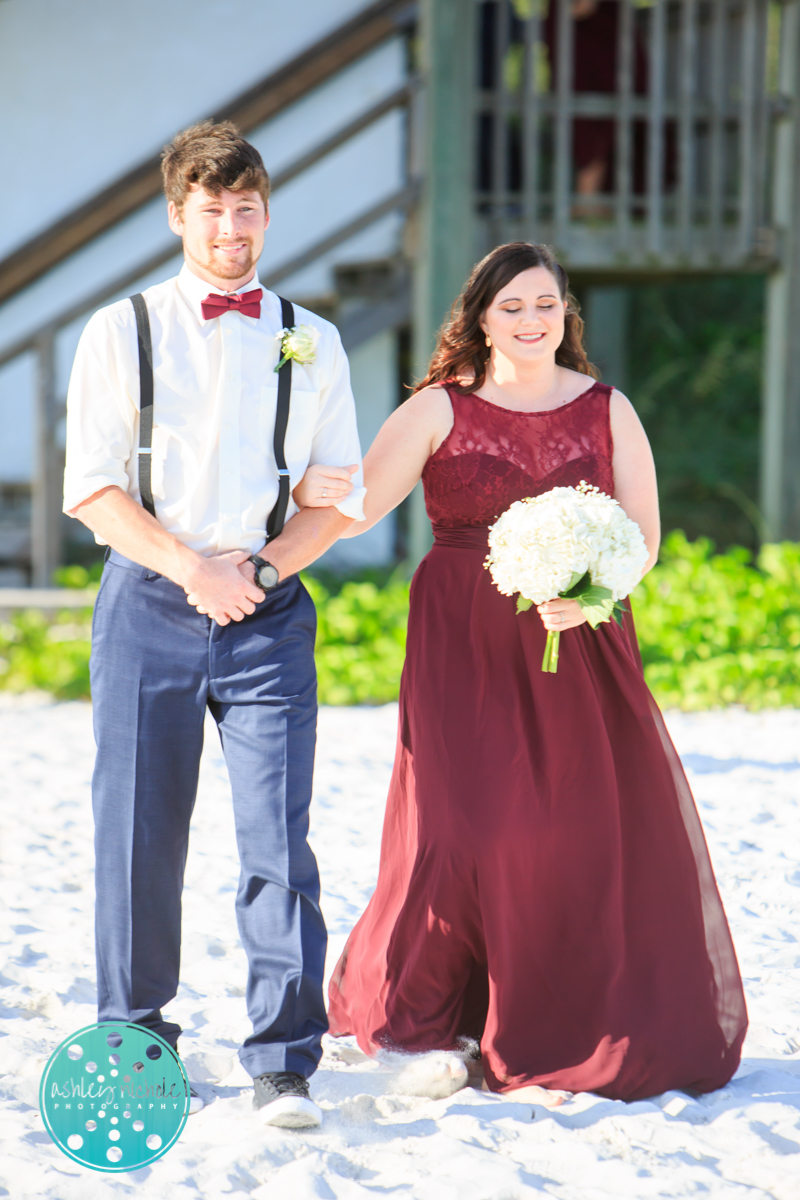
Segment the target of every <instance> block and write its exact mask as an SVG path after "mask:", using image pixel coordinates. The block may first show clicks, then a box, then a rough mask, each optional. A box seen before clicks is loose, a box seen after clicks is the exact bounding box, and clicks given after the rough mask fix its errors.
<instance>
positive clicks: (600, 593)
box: [574, 583, 614, 629]
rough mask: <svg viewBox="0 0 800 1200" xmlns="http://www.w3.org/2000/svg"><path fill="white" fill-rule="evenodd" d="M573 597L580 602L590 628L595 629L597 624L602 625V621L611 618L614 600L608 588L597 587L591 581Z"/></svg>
mask: <svg viewBox="0 0 800 1200" xmlns="http://www.w3.org/2000/svg"><path fill="white" fill-rule="evenodd" d="M574 599H576V600H577V601H578V604H580V606H581V609H582V610H583V612H584V613H585V614H586V620H587V621H588V622H589V624H590V625H591V627H592V629H597V626H598V625H602V623H603V622H604V621H609V620H611V616H612V614H613V612H614V601H613V599H612V596H611V589H610V588H604V587H598V586H597V584H594V583H593V584H592V585H591V586H590V587H588V588H586V589H585V590H584V591H583V592H581V593H580V595H578V596H575V597H574Z"/></svg>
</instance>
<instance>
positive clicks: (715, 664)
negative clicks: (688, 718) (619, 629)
mask: <svg viewBox="0 0 800 1200" xmlns="http://www.w3.org/2000/svg"><path fill="white" fill-rule="evenodd" d="M713 550H714V546H713V542H711V541H710V540H709V539H708V538H698V540H697V541H695V542H689V541H687V539H686V537H685V536H684V535H683V533H681V532H679V531H676V532H674V533H672V534H670V535H669V537H668V538H667V539H666V540H665V542H664V546H663V548H662V554H661V560H660V562H659V565H658V566H657V567H655V568H654V570H653V571H651V572H650V574H649V575H647V576H646V577H645V578H644V580H643V581H642V583H641V584H640V585H639V587H638V588H637V589H636V591H635V592H634V595H633V606H634V616H635V619H636V626H637V631H638V634H639V644H640V646H641V649H642V658H643V660H644V664H645V675H646V678H647V682H648V683H649V685H650V687H651V688H652V690H653V693H654V695H655V697H656V699H657V700H658V702H659V704H661V705H663V706H664V707H675V708H683V709H687V710H696V709H705V708H713V707H716V706H718V705H724V704H744V705H746V706H747V707H748V708H752V709H758V708H774V707H777V706H779V705H794V706H797V707H800V544H797V543H793V542H783V543H781V544H779V545H765V546H763V547H762V549H761V552H760V554H759V555H758V559H757V562H756V564H755V565H754V564H753V561H752V555H751V554H750V552H749V551H748V550H744V549H742V548H741V547H734V548H732V549H731V550H729V551H728V552H727V553H726V554H714V553H713Z"/></svg>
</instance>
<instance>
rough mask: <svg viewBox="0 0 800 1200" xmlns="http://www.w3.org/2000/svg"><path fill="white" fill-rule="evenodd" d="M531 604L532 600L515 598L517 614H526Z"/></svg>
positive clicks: (520, 597) (523, 597) (522, 597)
mask: <svg viewBox="0 0 800 1200" xmlns="http://www.w3.org/2000/svg"><path fill="white" fill-rule="evenodd" d="M532 604H533V601H532V600H528V599H527V597H525V596H517V612H518V613H521V612H527V611H528V609H529V608H530V607H531V605H532Z"/></svg>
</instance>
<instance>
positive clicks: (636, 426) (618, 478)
mask: <svg viewBox="0 0 800 1200" xmlns="http://www.w3.org/2000/svg"><path fill="white" fill-rule="evenodd" d="M610 417H611V436H612V438H613V440H614V458H613V465H614V495H615V498H616V499H617V500H618V501H619V503H620V505H621V506H622V508H624V510H625V512H626V514H627V515H628V516H629V517H630V518H631V520H632V521H635V522H636V524H637V525H638V526H639V528H640V529H641V531H642V533H643V534H644V540H645V541H646V542H647V549H648V551H649V557H648V559H647V566H646V567H645V574H646V573H647V571H649V570H650V568H651V567H652V566H654V565H655V563H656V560H657V558H658V547H659V544H660V541H661V520H660V517H659V512H658V488H657V485H656V468H655V463H654V462H653V453H652V451H651V449H650V443H649V441H648V440H647V434H646V433H645V431H644V427H643V425H642V422H641V421H640V420H639V417H638V416H637V414H636V410H635V409H634V407H633V405H632V404H631V402H630V400H628V398H627V397H626V396H623V394H622V392H618V391H616V390H614V391H613V392H612V393H611V409H610Z"/></svg>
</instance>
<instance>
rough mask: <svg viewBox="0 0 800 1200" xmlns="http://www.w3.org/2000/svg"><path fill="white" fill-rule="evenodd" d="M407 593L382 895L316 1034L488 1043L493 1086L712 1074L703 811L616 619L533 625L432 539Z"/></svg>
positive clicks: (730, 1034)
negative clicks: (544, 664) (546, 662)
mask: <svg viewBox="0 0 800 1200" xmlns="http://www.w3.org/2000/svg"><path fill="white" fill-rule="evenodd" d="M436 533H437V537H436V543H435V545H434V547H433V549H432V550H431V551H430V553H429V554H428V555H427V557H426V558H425V559H424V561H423V562H422V564H421V566H420V567H419V569H418V571H417V574H416V576H415V578H414V581H413V585H412V597H411V612H410V620H409V634H408V651H407V659H406V665H405V670H404V674H403V679H402V686H401V694H400V711H399V728H398V741H397V757H396V761H395V766H394V772H393V775H392V781H391V786H390V791H389V798H388V804H387V809H386V818H385V825H384V831H383V840H382V848H381V860H380V873H379V879H378V884H377V887H376V890H375V893H374V895H373V897H372V899H371V901H370V903H369V906H368V908H367V909H366V911H365V913H364V915H363V916H362V917H361V919H360V921H359V922H358V924H357V926H356V927H355V929H354V930H353V932H352V934H351V936H350V938H349V941H348V943H347V946H346V948H345V951H344V953H343V955H342V958H341V960H340V962H339V964H338V966H337V968H336V971H335V974H334V977H333V980H332V983H331V988H330V1021H331V1032H332V1033H333V1034H334V1035H336V1034H338V1035H343V1034H350V1033H354V1034H356V1035H357V1037H358V1041H359V1044H360V1045H361V1046H362V1048H363V1049H364V1050H365V1051H367V1052H368V1053H374V1052H375V1051H376V1049H377V1048H379V1047H392V1048H401V1049H406V1050H415V1051H421V1050H429V1049H434V1048H448V1047H454V1046H456V1045H457V1043H458V1039H459V1038H461V1037H464V1036H467V1037H473V1038H477V1039H478V1040H480V1043H481V1047H482V1055H483V1062H484V1069H485V1074H486V1079H487V1082H488V1085H489V1087H490V1088H492V1089H493V1090H496V1091H504V1090H508V1089H512V1088H516V1087H520V1086H523V1085H525V1084H530V1083H536V1084H541V1085H543V1086H545V1087H552V1088H565V1089H568V1090H570V1091H577V1090H591V1091H595V1092H599V1093H601V1094H603V1095H605V1096H609V1097H615V1098H623V1099H636V1098H640V1097H645V1096H651V1095H654V1094H657V1093H659V1092H663V1091H665V1090H667V1089H669V1088H685V1089H690V1090H693V1091H697V1092H705V1091H710V1090H712V1089H714V1088H718V1087H720V1086H722V1085H723V1084H725V1083H726V1082H727V1081H728V1080H729V1079H730V1077H731V1075H732V1074H733V1072H734V1071H735V1069H736V1066H737V1064H738V1062H739V1056H740V1052H741V1046H742V1041H743V1038H744V1034H745V1029H746V1024H747V1017H746V1009H745V1003H744V995H743V991H742V985H741V980H740V977H739V971H738V967H737V963H736V956H735V952H734V949H733V944H732V941H731V937H730V933H729V931H728V925H727V922H726V919H725V914H724V911H723V908H722V904H721V901H720V898H719V894H718V892H717V887H716V883H715V880H714V875H713V871H712V868H711V863H710V861H709V857H708V851H707V848H706V843H705V839H704V836H703V832H702V828H701V825H700V821H699V818H698V816H697V812H696V809H695V806H694V802H693V800H692V795H691V792H690V790H689V786H688V784H687V781H686V778H685V775H684V773H683V770H682V768H681V765H680V762H679V760H678V757H677V754H676V752H675V750H674V748H673V746H672V743H671V741H670V738H669V736H668V734H667V732H666V729H665V727H664V722H663V719H662V717H661V714H660V712H659V711H658V708H657V706H656V704H655V702H654V701H653V699H652V697H651V695H650V693H649V690H648V688H647V686H646V684H645V681H644V677H643V675H642V670H641V662H640V659H639V655H638V649H637V646H636V639H635V633H634V631H633V625H632V622H630V621H628V622H627V623H626V624H627V627H626V628H625V629H621V628H619V627H618V626H617V625H616V624H614V623H613V622H612V623H609V624H604V625H602V626H600V628H598V629H597V630H593V629H591V628H590V627H589V625H583V626H581V627H579V628H577V629H570V630H568V631H567V632H565V633H564V634H563V635H562V637H561V649H560V659H559V665H558V672H557V674H555V675H552V674H543V673H542V671H541V661H542V655H543V652H544V643H545V637H546V634H545V630H544V627H543V625H542V622H541V619H540V617H539V616H538V614H537V612H536V610H535V608H534V609H532V610H530V611H528V612H526V613H524V614H522V615H520V616H518V615H517V614H516V611H515V601H514V599H513V598H511V597H507V596H502V595H500V593H499V592H498V591H497V590H496V588H495V587H494V585H493V583H492V580H491V576H490V575H489V572H488V571H486V570H485V569H484V566H483V563H484V559H485V556H486V548H487V542H486V537H487V535H486V529H485V528H484V529H479V528H478V529H476V528H463V529H459V528H449V529H446V528H443V527H440V528H438V529H437V530H436Z"/></svg>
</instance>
